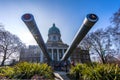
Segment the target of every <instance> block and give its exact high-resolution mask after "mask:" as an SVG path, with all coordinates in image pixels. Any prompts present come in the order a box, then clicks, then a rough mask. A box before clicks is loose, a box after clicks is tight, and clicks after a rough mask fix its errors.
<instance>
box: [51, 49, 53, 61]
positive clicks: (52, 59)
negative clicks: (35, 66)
mask: <svg viewBox="0 0 120 80" xmlns="http://www.w3.org/2000/svg"><path fill="white" fill-rule="evenodd" d="M51 52H52V53H51V55H52V60H53V49H51Z"/></svg>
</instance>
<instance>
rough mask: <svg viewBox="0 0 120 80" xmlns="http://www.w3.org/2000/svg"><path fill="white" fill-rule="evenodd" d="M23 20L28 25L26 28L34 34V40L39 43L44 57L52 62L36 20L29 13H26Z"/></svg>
mask: <svg viewBox="0 0 120 80" xmlns="http://www.w3.org/2000/svg"><path fill="white" fill-rule="evenodd" d="M22 20H23V21H24V23H25V24H26V26H27V27H28V29H29V30H30V32H31V33H32V35H33V37H34V39H35V40H36V42H37V43H38V45H39V47H40V48H41V50H42V52H43V53H44V55H45V56H46V57H47V59H48V61H51V57H50V56H49V54H48V52H47V47H46V45H45V43H44V40H43V38H42V36H41V33H40V32H39V30H38V27H37V25H36V22H35V20H34V17H33V15H32V14H29V13H26V14H24V15H23V16H22Z"/></svg>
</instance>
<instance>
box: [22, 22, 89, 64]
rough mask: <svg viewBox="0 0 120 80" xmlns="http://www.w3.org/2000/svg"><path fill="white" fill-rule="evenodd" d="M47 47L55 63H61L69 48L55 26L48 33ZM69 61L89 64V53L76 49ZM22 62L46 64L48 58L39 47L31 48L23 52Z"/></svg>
mask: <svg viewBox="0 0 120 80" xmlns="http://www.w3.org/2000/svg"><path fill="white" fill-rule="evenodd" d="M46 47H47V50H48V53H49V55H50V57H51V59H52V60H53V61H60V59H61V58H62V56H63V55H64V53H65V51H66V50H67V48H68V45H67V44H65V43H64V42H63V41H62V39H61V33H60V30H59V29H58V28H57V27H56V25H55V24H53V25H52V27H51V28H50V29H49V31H48V40H47V42H46ZM69 60H73V61H74V62H82V63H84V62H89V61H90V56H89V51H87V50H81V49H80V48H76V49H75V50H74V52H73V53H72V55H71V56H70V58H69ZM20 61H30V62H44V61H46V58H45V56H44V54H43V53H42V51H41V49H40V48H39V47H38V46H29V48H28V49H23V50H22V51H21V54H20Z"/></svg>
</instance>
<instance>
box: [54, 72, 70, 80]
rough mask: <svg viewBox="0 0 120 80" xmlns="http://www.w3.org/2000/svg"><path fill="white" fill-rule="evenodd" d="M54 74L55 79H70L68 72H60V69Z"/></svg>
mask: <svg viewBox="0 0 120 80" xmlns="http://www.w3.org/2000/svg"><path fill="white" fill-rule="evenodd" d="M54 74H55V76H56V78H55V80H70V79H69V78H68V77H67V76H66V72H63V71H61V72H58V71H56V72H54Z"/></svg>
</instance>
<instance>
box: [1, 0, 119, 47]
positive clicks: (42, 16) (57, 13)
mask: <svg viewBox="0 0 120 80" xmlns="http://www.w3.org/2000/svg"><path fill="white" fill-rule="evenodd" d="M119 8H120V0H0V24H2V25H4V27H5V29H6V30H8V31H10V32H11V33H13V34H15V35H17V36H18V37H19V38H20V39H21V40H22V41H23V42H24V43H25V44H27V45H29V44H36V41H35V40H34V39H33V37H32V35H31V33H30V32H29V30H28V29H27V27H26V26H25V24H24V23H23V21H22V20H21V16H22V15H23V14H24V13H31V14H33V15H34V18H35V20H36V23H37V25H38V27H39V30H40V32H41V34H42V36H43V39H44V40H45V42H46V41H47V38H48V30H49V28H50V27H52V24H53V23H55V24H56V26H57V27H58V28H59V29H60V31H61V35H62V40H63V42H64V43H67V44H70V43H71V41H72V39H73V38H74V35H75V34H76V32H77V31H78V29H79V27H80V25H81V24H82V21H83V20H84V17H85V16H86V15H87V14H88V13H95V14H97V15H98V17H99V21H98V22H97V23H96V24H95V25H94V27H93V28H92V29H91V31H94V30H97V29H99V28H105V27H107V26H109V25H110V24H111V23H110V17H111V16H112V15H113V13H115V12H116V11H117V10H118V9H119Z"/></svg>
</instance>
